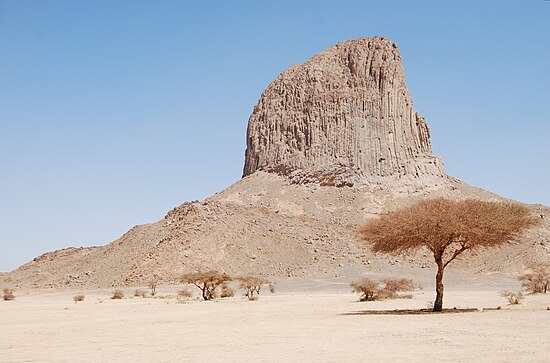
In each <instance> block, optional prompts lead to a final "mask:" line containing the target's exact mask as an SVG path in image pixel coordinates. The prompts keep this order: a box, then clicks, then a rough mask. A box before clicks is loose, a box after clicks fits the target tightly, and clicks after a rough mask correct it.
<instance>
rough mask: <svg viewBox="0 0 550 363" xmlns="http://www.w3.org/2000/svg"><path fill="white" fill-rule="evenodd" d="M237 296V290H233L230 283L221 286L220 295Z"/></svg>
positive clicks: (223, 296)
mask: <svg viewBox="0 0 550 363" xmlns="http://www.w3.org/2000/svg"><path fill="white" fill-rule="evenodd" d="M233 296H235V290H233V289H232V288H231V287H229V285H224V286H222V287H221V292H220V297H221V298H226V297H233Z"/></svg>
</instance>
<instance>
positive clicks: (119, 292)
mask: <svg viewBox="0 0 550 363" xmlns="http://www.w3.org/2000/svg"><path fill="white" fill-rule="evenodd" d="M111 299H113V300H120V299H124V293H123V292H122V290H115V291H113V296H111Z"/></svg>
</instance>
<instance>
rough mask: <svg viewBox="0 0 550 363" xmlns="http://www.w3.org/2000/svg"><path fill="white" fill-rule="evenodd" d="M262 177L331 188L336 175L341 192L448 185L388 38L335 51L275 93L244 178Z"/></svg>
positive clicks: (255, 134) (250, 139) (252, 140)
mask: <svg viewBox="0 0 550 363" xmlns="http://www.w3.org/2000/svg"><path fill="white" fill-rule="evenodd" d="M257 170H264V171H268V172H276V173H278V174H281V175H292V174H298V175H302V176H304V177H298V179H297V180H300V179H302V180H309V181H315V178H312V177H311V176H314V175H322V180H319V183H320V184H322V183H323V181H325V185H327V184H326V181H327V179H330V177H327V173H329V174H330V171H331V170H337V171H338V176H337V177H336V178H335V179H336V180H337V181H338V183H340V184H341V185H349V184H353V185H357V184H358V183H359V184H361V183H376V184H384V183H386V182H387V181H388V180H389V179H391V180H396V179H402V178H405V179H429V178H431V179H433V178H434V177H435V178H445V177H446V174H445V171H444V168H443V162H442V160H441V159H439V158H437V157H434V156H433V155H432V147H431V143H430V131H429V128H428V125H427V124H426V122H425V120H424V118H422V117H421V116H420V115H419V114H418V113H417V112H416V111H415V109H414V107H413V102H412V98H411V95H410V93H409V91H408V89H407V85H406V82H405V74H404V70H403V64H402V59H401V55H400V53H399V50H398V48H397V46H396V45H395V44H394V43H392V42H391V41H389V40H387V39H386V38H383V37H375V38H360V39H354V40H348V41H345V42H342V43H339V44H336V45H335V46H333V47H331V48H329V49H327V50H325V51H324V52H322V53H320V54H318V55H316V56H314V57H313V58H311V59H310V60H308V61H307V62H305V63H303V64H300V65H295V66H293V67H290V68H289V69H287V70H286V71H284V72H283V73H281V74H280V75H279V76H278V77H277V78H276V79H275V80H274V81H273V82H272V83H271V84H270V85H269V87H268V88H267V89H266V90H265V91H264V93H263V94H262V96H261V98H260V100H259V101H258V104H257V105H256V107H255V108H254V112H253V114H252V115H251V117H250V119H249V123H248V131H247V149H246V160H245V165H244V176H246V175H250V174H252V173H254V172H256V171H257ZM358 175H359V176H360V178H357V176H358ZM342 176H344V180H342ZM346 176H347V178H346Z"/></svg>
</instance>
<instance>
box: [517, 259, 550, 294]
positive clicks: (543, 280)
mask: <svg viewBox="0 0 550 363" xmlns="http://www.w3.org/2000/svg"><path fill="white" fill-rule="evenodd" d="M527 267H528V271H527V272H525V273H524V274H523V275H520V276H519V277H518V280H519V281H521V286H522V287H523V288H524V289H525V290H526V291H527V292H530V293H533V294H539V293H543V294H546V293H547V292H548V289H549V287H550V264H548V263H532V264H529V265H528V266H527Z"/></svg>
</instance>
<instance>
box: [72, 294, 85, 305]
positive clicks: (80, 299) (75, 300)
mask: <svg viewBox="0 0 550 363" xmlns="http://www.w3.org/2000/svg"><path fill="white" fill-rule="evenodd" d="M84 298H85V296H84V295H76V296H73V301H74V303H75V304H76V303H77V302H79V301H84Z"/></svg>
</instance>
